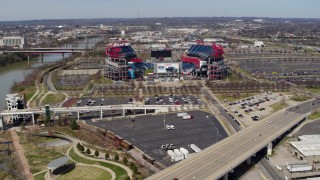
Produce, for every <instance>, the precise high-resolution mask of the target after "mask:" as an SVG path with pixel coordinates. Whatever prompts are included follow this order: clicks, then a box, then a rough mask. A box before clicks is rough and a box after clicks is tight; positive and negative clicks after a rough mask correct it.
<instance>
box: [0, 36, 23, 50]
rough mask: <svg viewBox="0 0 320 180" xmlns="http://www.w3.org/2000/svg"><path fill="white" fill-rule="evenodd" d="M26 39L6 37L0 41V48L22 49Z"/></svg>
mask: <svg viewBox="0 0 320 180" xmlns="http://www.w3.org/2000/svg"><path fill="white" fill-rule="evenodd" d="M25 45H26V39H25V38H24V37H21V36H8V37H3V38H2V39H0V46H9V47H18V48H24V47H25Z"/></svg>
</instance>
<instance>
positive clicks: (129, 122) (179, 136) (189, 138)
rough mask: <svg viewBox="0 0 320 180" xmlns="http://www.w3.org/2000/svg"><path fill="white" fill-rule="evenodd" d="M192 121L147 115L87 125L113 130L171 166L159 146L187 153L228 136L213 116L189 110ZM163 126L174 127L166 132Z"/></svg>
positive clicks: (169, 115) (171, 116)
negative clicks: (171, 145) (182, 149)
mask: <svg viewBox="0 0 320 180" xmlns="http://www.w3.org/2000/svg"><path fill="white" fill-rule="evenodd" d="M188 113H189V114H190V115H192V116H193V119H190V120H182V118H177V113H172V114H166V115H147V116H139V117H135V118H129V117H127V118H123V119H117V120H113V121H97V122H93V121H87V123H88V124H91V125H94V126H97V127H100V128H103V129H106V130H110V131H113V132H114V133H116V134H117V135H119V136H121V137H122V138H124V139H126V140H127V141H129V142H130V143H132V144H133V145H134V146H136V147H138V148H139V149H141V150H142V151H144V152H145V153H146V154H148V155H150V156H151V157H152V158H154V159H155V160H156V161H159V162H161V163H162V164H164V165H166V166H170V165H172V164H173V162H171V160H170V157H169V156H168V155H167V153H166V151H165V150H164V149H162V148H161V146H162V145H166V144H173V145H174V147H175V148H180V147H184V148H186V149H187V150H188V151H189V152H190V153H193V151H192V150H191V149H190V147H189V145H190V144H195V145H197V146H198V147H199V148H200V149H205V148H207V147H209V146H210V145H212V144H215V143H216V142H217V141H220V140H222V139H224V138H225V137H227V133H226V132H225V130H224V129H223V128H222V126H221V125H220V123H219V121H218V120H217V119H216V118H215V116H213V115H212V114H209V113H206V112H203V111H189V112H188ZM166 125H173V126H174V127H175V128H174V129H170V130H168V129H167V128H166Z"/></svg>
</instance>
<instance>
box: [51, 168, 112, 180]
mask: <svg viewBox="0 0 320 180" xmlns="http://www.w3.org/2000/svg"><path fill="white" fill-rule="evenodd" d="M111 177H112V176H111V174H110V173H109V172H107V171H106V170H104V169H100V168H96V167H90V166H76V168H75V169H73V170H72V171H70V172H68V173H66V174H64V175H62V176H59V177H58V178H57V180H78V179H79V180H80V179H83V180H86V179H90V180H108V179H111Z"/></svg>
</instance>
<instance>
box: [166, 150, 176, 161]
mask: <svg viewBox="0 0 320 180" xmlns="http://www.w3.org/2000/svg"><path fill="white" fill-rule="evenodd" d="M167 153H168V155H169V156H170V157H171V161H172V162H173V161H175V157H176V155H175V153H174V152H173V151H172V150H168V151H167Z"/></svg>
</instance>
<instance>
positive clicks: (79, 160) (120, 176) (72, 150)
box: [69, 147, 132, 180]
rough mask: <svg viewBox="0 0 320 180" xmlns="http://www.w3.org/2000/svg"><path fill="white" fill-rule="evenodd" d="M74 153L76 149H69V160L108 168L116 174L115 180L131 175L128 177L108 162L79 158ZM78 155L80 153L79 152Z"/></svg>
mask: <svg viewBox="0 0 320 180" xmlns="http://www.w3.org/2000/svg"><path fill="white" fill-rule="evenodd" d="M75 151H77V149H75V148H74V147H72V148H70V149H69V156H70V158H71V159H73V160H74V161H76V162H79V163H83V164H95V165H100V166H103V167H106V168H109V169H111V170H112V171H113V172H114V173H115V174H116V178H115V179H116V180H126V179H128V178H129V177H130V176H132V174H130V175H129V176H128V173H127V171H126V170H125V169H123V168H122V167H120V166H117V165H114V164H111V163H108V162H104V161H103V160H99V159H94V158H91V157H85V155H83V156H80V155H79V154H78V153H76V152H75ZM79 153H81V152H79ZM129 179H130V178H129Z"/></svg>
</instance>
